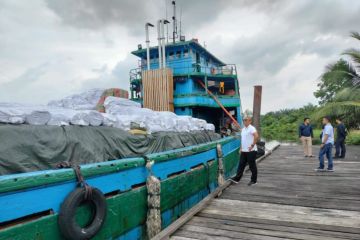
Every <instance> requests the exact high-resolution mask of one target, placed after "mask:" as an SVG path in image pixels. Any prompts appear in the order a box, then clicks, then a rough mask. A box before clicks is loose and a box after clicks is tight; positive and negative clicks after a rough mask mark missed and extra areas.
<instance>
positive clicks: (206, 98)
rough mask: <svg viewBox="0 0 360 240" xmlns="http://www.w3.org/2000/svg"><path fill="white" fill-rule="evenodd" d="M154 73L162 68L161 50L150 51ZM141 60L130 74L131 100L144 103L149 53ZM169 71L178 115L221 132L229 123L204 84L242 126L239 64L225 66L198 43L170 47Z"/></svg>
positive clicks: (139, 54)
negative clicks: (143, 84) (160, 62)
mask: <svg viewBox="0 0 360 240" xmlns="http://www.w3.org/2000/svg"><path fill="white" fill-rule="evenodd" d="M149 53H150V54H149V55H150V69H158V68H159V51H158V47H157V46H156V47H151V48H150V49H149ZM132 54H134V55H135V56H137V57H139V58H140V59H139V63H138V65H139V66H138V68H136V69H132V70H131V71H130V92H131V99H132V100H134V101H138V102H140V103H142V96H143V89H142V77H141V75H142V72H143V71H145V70H146V69H147V61H146V59H147V55H146V54H147V50H146V49H142V47H141V45H139V46H138V50H136V51H133V52H132ZM165 56H166V57H165V59H166V67H167V68H170V69H171V70H172V72H173V81H174V82H173V87H174V89H173V93H174V98H173V101H174V111H175V113H176V114H177V115H189V116H192V117H196V118H201V119H204V120H206V121H207V122H209V123H212V124H214V125H215V129H216V131H217V132H219V130H220V129H221V128H222V127H224V126H226V125H227V124H228V123H229V120H228V119H229V118H228V117H227V116H226V114H225V113H224V111H223V110H222V109H221V107H220V106H219V104H218V103H216V101H215V100H214V99H213V98H212V97H211V96H210V94H209V93H208V92H207V91H206V89H204V87H202V86H201V84H200V83H199V81H201V82H202V83H203V84H204V85H205V87H206V88H208V90H210V91H211V92H212V93H213V94H214V95H215V96H216V97H217V99H218V100H219V101H220V102H221V104H222V105H223V106H224V107H225V108H226V109H227V110H228V111H229V112H230V113H231V114H232V115H233V117H234V118H236V119H237V120H238V122H239V123H241V122H242V121H241V115H240V113H241V102H240V94H239V83H238V79H237V72H236V66H235V64H225V63H224V62H222V61H221V60H219V59H218V58H217V57H216V56H214V55H213V54H211V53H210V52H209V51H208V50H207V49H206V48H205V47H203V46H202V45H200V44H199V43H198V41H197V39H192V40H190V41H178V42H175V43H169V44H166V47H165Z"/></svg>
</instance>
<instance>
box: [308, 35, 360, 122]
mask: <svg viewBox="0 0 360 240" xmlns="http://www.w3.org/2000/svg"><path fill="white" fill-rule="evenodd" d="M351 37H353V38H355V39H357V40H359V41H360V34H359V33H358V32H351ZM343 55H346V56H348V57H349V58H350V62H347V61H345V60H343V59H340V60H339V61H338V62H336V63H335V64H330V65H328V66H327V67H326V71H325V73H324V74H323V75H321V82H320V83H319V84H318V86H319V87H320V89H319V90H318V91H317V92H315V93H314V94H315V96H316V97H319V98H321V101H320V104H321V107H320V108H319V109H318V110H317V112H316V113H314V115H313V118H314V119H320V118H321V117H323V116H325V115H330V116H342V117H343V119H344V122H345V124H347V125H348V127H350V128H359V127H360V121H359V119H360V49H355V48H351V49H347V50H346V51H344V52H343Z"/></svg>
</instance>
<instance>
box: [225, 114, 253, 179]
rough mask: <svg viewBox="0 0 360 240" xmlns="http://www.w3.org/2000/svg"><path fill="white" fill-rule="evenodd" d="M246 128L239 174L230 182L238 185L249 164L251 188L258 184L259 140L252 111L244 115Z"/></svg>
mask: <svg viewBox="0 0 360 240" xmlns="http://www.w3.org/2000/svg"><path fill="white" fill-rule="evenodd" d="M243 121H244V128H243V129H241V148H240V161H239V166H238V169H237V174H236V176H235V177H233V178H231V179H230V180H231V181H232V182H234V183H238V182H239V181H240V179H241V177H242V175H243V173H244V170H245V167H246V165H247V164H249V168H250V171H251V180H250V182H249V183H248V185H249V186H251V185H254V184H256V182H257V167H256V154H257V146H256V143H257V140H258V137H259V135H258V133H257V131H256V128H255V127H254V126H253V125H251V121H252V114H251V112H250V111H245V115H244V119H243Z"/></svg>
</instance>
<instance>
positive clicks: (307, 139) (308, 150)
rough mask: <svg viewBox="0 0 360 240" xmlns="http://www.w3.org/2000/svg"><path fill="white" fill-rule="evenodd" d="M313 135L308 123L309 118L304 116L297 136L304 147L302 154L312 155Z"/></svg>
mask: <svg viewBox="0 0 360 240" xmlns="http://www.w3.org/2000/svg"><path fill="white" fill-rule="evenodd" d="M313 137H314V134H313V129H312V127H311V125H310V118H308V117H306V118H304V123H303V124H301V125H300V126H299V138H300V141H301V142H302V144H303V147H304V156H305V157H313V156H314V155H312V138H313Z"/></svg>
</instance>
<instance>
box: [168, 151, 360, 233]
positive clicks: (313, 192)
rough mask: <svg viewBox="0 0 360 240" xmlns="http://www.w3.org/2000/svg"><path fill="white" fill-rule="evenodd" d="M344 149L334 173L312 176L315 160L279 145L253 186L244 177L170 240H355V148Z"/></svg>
mask: <svg viewBox="0 0 360 240" xmlns="http://www.w3.org/2000/svg"><path fill="white" fill-rule="evenodd" d="M314 150H315V153H318V147H314ZM347 150H348V151H347V156H346V159H341V160H339V159H334V169H335V172H333V173H330V172H323V173H317V172H315V171H314V169H315V168H316V167H317V166H318V159H317V157H314V158H304V157H303V153H302V149H301V147H300V146H280V147H279V148H278V149H277V150H275V151H274V152H273V154H271V155H270V156H269V157H267V158H266V159H265V160H264V161H262V162H261V163H259V164H258V169H259V179H258V184H257V185H255V186H252V187H248V186H247V182H248V181H249V178H250V173H249V172H248V173H246V174H245V176H244V178H243V179H242V182H240V183H239V184H236V185H234V184H233V185H231V186H230V187H229V188H227V189H226V190H225V191H224V192H223V194H222V195H221V196H220V197H219V198H217V199H214V200H212V201H211V202H210V204H209V205H208V206H207V207H206V208H204V209H203V210H202V211H201V212H199V213H197V214H196V215H195V216H194V217H193V218H192V219H191V220H190V221H188V222H187V223H186V224H185V225H183V226H182V227H181V228H179V229H178V230H177V232H175V233H174V234H173V236H172V237H171V239H174V240H186V239H267V240H271V239H306V240H312V239H327V240H331V239H360V147H356V146H348V149H347Z"/></svg>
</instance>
